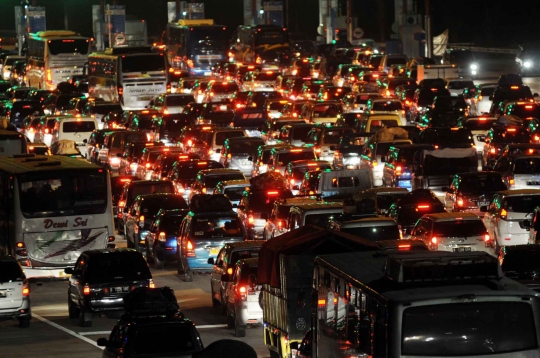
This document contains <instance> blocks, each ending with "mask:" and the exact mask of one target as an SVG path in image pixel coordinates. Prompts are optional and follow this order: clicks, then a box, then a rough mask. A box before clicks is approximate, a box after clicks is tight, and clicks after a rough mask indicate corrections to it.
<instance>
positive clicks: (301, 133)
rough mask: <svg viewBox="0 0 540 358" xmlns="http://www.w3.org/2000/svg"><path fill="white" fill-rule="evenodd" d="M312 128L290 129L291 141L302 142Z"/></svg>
mask: <svg viewBox="0 0 540 358" xmlns="http://www.w3.org/2000/svg"><path fill="white" fill-rule="evenodd" d="M311 128H313V127H307V126H306V127H296V128H294V127H293V129H292V139H294V140H300V141H302V142H304V141H305V140H306V138H307V135H308V133H309V132H310V131H311Z"/></svg>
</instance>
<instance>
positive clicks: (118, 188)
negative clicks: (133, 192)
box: [111, 175, 139, 230]
mask: <svg viewBox="0 0 540 358" xmlns="http://www.w3.org/2000/svg"><path fill="white" fill-rule="evenodd" d="M132 180H139V178H137V177H136V176H134V175H116V176H112V175H111V193H112V205H113V217H114V220H115V226H116V229H117V230H118V228H119V225H120V223H121V224H122V226H123V225H124V223H123V222H122V221H121V220H119V219H117V217H118V203H119V201H120V196H121V195H122V192H123V191H124V185H125V184H126V183H129V182H130V181H132ZM117 220H118V221H117Z"/></svg>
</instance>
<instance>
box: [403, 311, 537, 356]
mask: <svg viewBox="0 0 540 358" xmlns="http://www.w3.org/2000/svg"><path fill="white" fill-rule="evenodd" d="M534 317H535V316H534V314H533V311H532V308H531V304H530V303H528V302H505V301H497V302H472V303H471V302H463V303H449V304H437V305H431V306H419V307H407V308H405V310H404V311H403V324H402V336H401V354H402V355H403V356H429V357H441V356H442V357H445V356H453V357H459V356H462V357H471V356H475V355H478V356H480V355H486V356H487V355H497V354H500V353H509V352H519V351H524V350H528V349H531V350H532V349H534V350H537V349H538V342H537V340H536V327H535V324H534ZM523 354H525V353H519V354H518V355H523Z"/></svg>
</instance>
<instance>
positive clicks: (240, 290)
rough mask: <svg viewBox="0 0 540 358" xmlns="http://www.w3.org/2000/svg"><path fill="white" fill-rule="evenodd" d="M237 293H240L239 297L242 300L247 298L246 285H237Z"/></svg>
mask: <svg viewBox="0 0 540 358" xmlns="http://www.w3.org/2000/svg"><path fill="white" fill-rule="evenodd" d="M238 295H240V298H241V299H242V300H245V299H246V298H247V287H246V286H240V287H238Z"/></svg>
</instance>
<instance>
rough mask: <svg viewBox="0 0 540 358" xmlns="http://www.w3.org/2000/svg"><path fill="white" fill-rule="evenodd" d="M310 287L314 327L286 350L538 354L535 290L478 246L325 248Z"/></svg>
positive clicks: (308, 353)
mask: <svg viewBox="0 0 540 358" xmlns="http://www.w3.org/2000/svg"><path fill="white" fill-rule="evenodd" d="M399 250H401V245H400V249H399ZM313 289H314V291H313V299H312V329H311V330H309V331H308V333H307V334H306V336H305V338H304V340H303V341H302V343H301V344H300V345H299V346H297V343H292V346H291V349H293V350H294V351H295V353H293V357H313V358H315V357H336V358H338V357H406V356H408V357H415V356H426V357H471V356H488V355H489V356H490V357H505V358H506V357H515V356H516V355H518V356H520V357H538V355H539V342H540V330H539V328H540V311H539V309H540V298H539V297H538V294H537V293H536V292H535V291H533V290H531V289H529V288H528V287H525V286H523V285H521V284H519V283H517V282H515V281H512V280H510V279H508V278H506V277H503V276H502V272H501V270H500V268H499V265H498V260H497V258H496V257H493V256H490V255H489V254H487V253H484V252H463V253H454V252H441V251H385V252H353V253H345V254H332V255H323V256H319V257H317V258H316V259H315V265H314V275H313Z"/></svg>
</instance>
